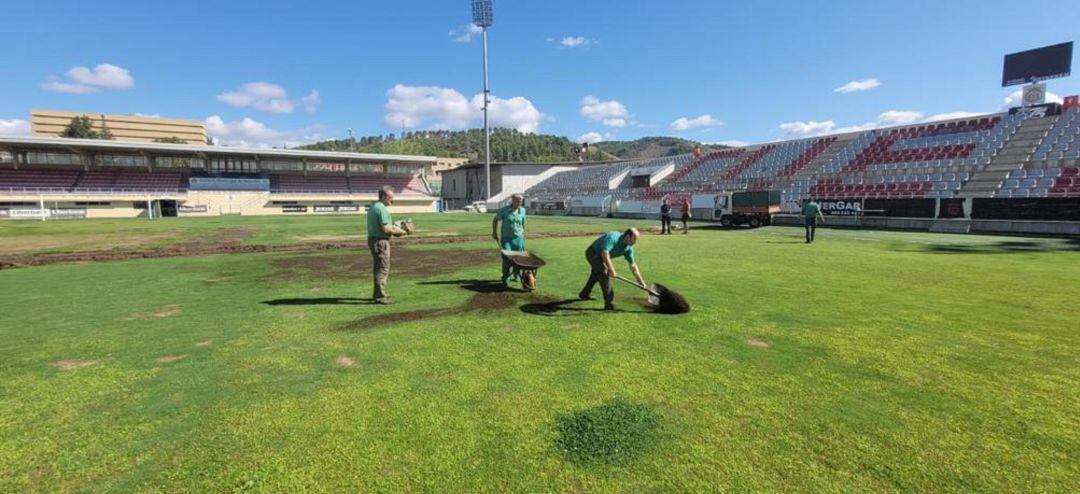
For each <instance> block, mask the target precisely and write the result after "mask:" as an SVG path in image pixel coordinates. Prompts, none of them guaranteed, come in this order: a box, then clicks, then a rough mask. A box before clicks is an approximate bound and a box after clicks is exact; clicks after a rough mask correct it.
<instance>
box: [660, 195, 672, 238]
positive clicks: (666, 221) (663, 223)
mask: <svg viewBox="0 0 1080 494" xmlns="http://www.w3.org/2000/svg"><path fill="white" fill-rule="evenodd" d="M665 233H666V234H668V235H671V204H668V199H667V198H666V197H665V198H664V201H663V202H661V203H660V234H661V235H663V234H665Z"/></svg>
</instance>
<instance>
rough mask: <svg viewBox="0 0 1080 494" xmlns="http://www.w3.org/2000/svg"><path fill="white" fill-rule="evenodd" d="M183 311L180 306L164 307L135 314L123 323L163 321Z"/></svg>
mask: <svg viewBox="0 0 1080 494" xmlns="http://www.w3.org/2000/svg"><path fill="white" fill-rule="evenodd" d="M182 310H183V307H182V306H181V305H180V304H172V305H166V306H165V307H162V308H160V309H158V310H155V311H149V312H136V313H134V314H131V315H129V316H127V317H125V318H124V320H125V321H134V320H136V319H155V318H156V319H164V318H166V317H172V316H175V315H177V314H179V313H180V312H181V311H182Z"/></svg>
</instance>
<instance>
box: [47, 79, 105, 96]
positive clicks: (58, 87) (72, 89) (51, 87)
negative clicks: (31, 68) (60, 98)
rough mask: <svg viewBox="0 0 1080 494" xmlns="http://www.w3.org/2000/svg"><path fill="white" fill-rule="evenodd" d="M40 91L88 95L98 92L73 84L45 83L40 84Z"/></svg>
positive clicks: (94, 88) (92, 88)
mask: <svg viewBox="0 0 1080 494" xmlns="http://www.w3.org/2000/svg"><path fill="white" fill-rule="evenodd" d="M41 89H44V90H46V91H49V92H53V93H65V94H90V93H96V92H98V91H99V89H98V88H96V87H93V86H87V85H85V84H76V83H74V82H61V81H46V82H43V83H41Z"/></svg>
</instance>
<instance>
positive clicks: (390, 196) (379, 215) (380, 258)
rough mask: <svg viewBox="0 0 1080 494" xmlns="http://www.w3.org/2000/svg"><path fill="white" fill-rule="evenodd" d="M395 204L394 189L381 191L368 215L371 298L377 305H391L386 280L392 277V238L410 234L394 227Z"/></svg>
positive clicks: (385, 188)
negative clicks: (371, 278)
mask: <svg viewBox="0 0 1080 494" xmlns="http://www.w3.org/2000/svg"><path fill="white" fill-rule="evenodd" d="M393 203H394V189H392V188H390V187H389V186H383V187H382V188H380V189H379V201H378V202H376V203H375V204H372V205H371V208H370V209H368V215H367V237H368V249H370V250H371V259H372V261H373V265H372V268H371V271H372V273H373V275H374V278H375V288H374V290H373V292H372V295H371V298H372V299H374V300H375V303H376V304H390V303H391V300H390V297H389V296H388V295H387V294H386V279H387V278H389V277H390V237H400V236H402V235H405V234H407V233H408V232H407V231H405V230H404V229H402V228H400V227H398V226H396V225H394V220H393V219H392V218H391V217H390V209H389V206H390V205H391V204H393Z"/></svg>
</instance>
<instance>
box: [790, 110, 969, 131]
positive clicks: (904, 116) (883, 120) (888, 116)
mask: <svg viewBox="0 0 1080 494" xmlns="http://www.w3.org/2000/svg"><path fill="white" fill-rule="evenodd" d="M980 115H985V113H977V112H952V113H939V114H936V115H931V116H929V117H926V118H923V113H922V112H918V111H903V110H889V111H887V112H884V113H882V114H880V115H878V116H877V119H876V120H874V121H872V122H866V123H864V124H860V125H852V126H849V127H837V126H836V123H835V122H833V121H832V120H825V121H821V122H817V121H809V122H802V121H796V122H786V123H782V124H780V130H783V131H784V132H785V133H786V134H787V136H788V137H793V138H800V137H816V136H821V135H826V134H845V133H848V132H862V131H867V130H873V129H878V128H881V127H895V126H902V125H909V124H914V123H930V122H939V121H942V120H954V119H959V118H970V117H977V116H980Z"/></svg>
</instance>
